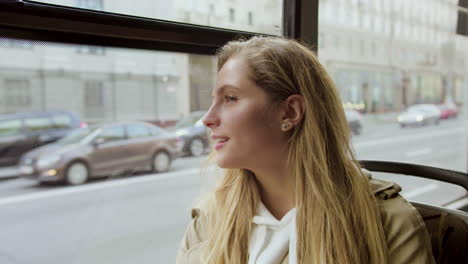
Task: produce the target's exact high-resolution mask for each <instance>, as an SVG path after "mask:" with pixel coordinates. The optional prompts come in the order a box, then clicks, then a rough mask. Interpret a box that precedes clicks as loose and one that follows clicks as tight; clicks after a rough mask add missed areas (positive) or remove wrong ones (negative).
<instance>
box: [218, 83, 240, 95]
mask: <svg viewBox="0 0 468 264" xmlns="http://www.w3.org/2000/svg"><path fill="white" fill-rule="evenodd" d="M227 89H234V90H237V91H239V90H240V89H239V87H237V86H234V85H230V84H225V85H223V86H221V87H219V88H218V89H215V90H213V93H212V94H213V96H214V95H215V94H221V93H223V92H224V90H227ZM215 91H216V92H215Z"/></svg>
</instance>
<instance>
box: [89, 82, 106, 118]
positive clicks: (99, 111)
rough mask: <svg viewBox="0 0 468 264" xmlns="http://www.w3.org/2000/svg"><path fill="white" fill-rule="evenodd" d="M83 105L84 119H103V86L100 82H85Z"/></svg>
mask: <svg viewBox="0 0 468 264" xmlns="http://www.w3.org/2000/svg"><path fill="white" fill-rule="evenodd" d="M84 103H85V113H86V117H88V118H102V117H104V84H103V82H102V81H86V82H85V88H84Z"/></svg>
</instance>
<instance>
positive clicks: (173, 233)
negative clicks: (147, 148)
mask: <svg viewBox="0 0 468 264" xmlns="http://www.w3.org/2000/svg"><path fill="white" fill-rule="evenodd" d="M390 119H391V118H389V119H388V120H390ZM388 120H387V119H385V118H380V117H366V118H365V120H364V132H363V135H360V136H356V137H353V146H354V149H355V151H356V153H357V157H358V158H359V159H373V160H376V159H383V160H394V161H404V162H415V163H420V164H427V165H432V166H441V167H443V168H451V169H455V170H465V171H466V169H467V168H466V165H467V164H466V162H467V160H468V157H467V147H468V142H467V138H468V122H467V119H466V116H461V117H459V118H458V119H456V120H449V121H444V122H442V123H441V124H440V125H439V126H430V127H421V128H409V129H401V128H399V127H398V126H397V125H396V124H395V123H394V122H389V121H388ZM203 160H204V158H203V157H202V158H184V159H179V160H176V161H175V162H174V164H173V165H174V166H173V169H172V171H171V172H169V173H164V174H147V175H145V174H141V175H135V176H129V177H124V178H119V179H110V180H96V181H93V182H91V183H88V184H85V185H83V186H77V187H66V186H60V185H55V186H38V185H37V184H35V183H34V182H32V181H30V180H25V179H20V178H19V179H16V178H13V179H8V180H3V181H0V226H1V228H0V263H2V264H10V263H11V264H29V263H33V264H42V263H44V264H59V263H96V264H97V263H113V264H120V263H122V264H123V263H174V258H175V252H176V249H177V246H178V244H179V241H180V239H181V237H182V234H183V232H184V229H185V226H186V225H187V223H188V222H189V220H190V218H189V216H190V208H191V207H192V206H193V205H194V203H195V199H196V197H198V196H199V195H200V194H201V193H203V192H204V191H206V190H207V189H209V188H211V187H212V186H213V185H214V182H215V180H216V176H215V175H214V174H213V173H212V172H211V171H208V172H207V173H206V175H204V176H200V174H201V173H200V169H199V168H200V166H201V164H202V162H203ZM375 176H376V177H383V178H385V179H390V180H394V181H397V182H398V183H399V184H400V185H402V187H403V189H404V191H403V195H404V196H406V197H407V198H409V199H412V200H418V201H425V202H429V203H435V204H441V205H442V204H445V203H447V202H449V201H450V200H453V199H456V198H457V197H459V196H461V195H464V194H465V192H464V191H463V190H462V189H461V188H457V187H453V186H451V185H447V184H442V183H439V182H434V181H427V180H420V179H414V178H408V177H404V176H395V175H385V174H375Z"/></svg>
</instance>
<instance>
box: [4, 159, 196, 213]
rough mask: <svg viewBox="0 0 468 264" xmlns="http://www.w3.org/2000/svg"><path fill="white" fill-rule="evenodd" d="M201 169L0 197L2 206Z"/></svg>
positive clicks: (162, 178) (156, 178)
mask: <svg viewBox="0 0 468 264" xmlns="http://www.w3.org/2000/svg"><path fill="white" fill-rule="evenodd" d="M200 171H201V168H194V169H187V170H182V171H175V172H168V173H165V174H162V175H160V174H156V173H155V174H148V175H145V176H142V177H138V178H130V179H128V178H125V179H119V180H112V181H108V182H102V183H94V184H91V185H88V184H85V185H81V186H73V187H67V188H64V189H60V190H50V191H49V190H47V191H43V192H42V191H41V192H34V193H30V194H23V195H17V196H12V197H7V198H1V199H0V206H3V205H11V204H15V203H20V202H28V201H32V200H34V201H36V200H39V199H45V198H51V197H54V196H60V195H69V194H77V193H85V192H91V191H96V190H103V189H109V188H114V187H117V186H126V185H132V184H140V183H145V182H157V181H161V180H166V179H172V178H175V177H182V176H187V175H190V174H193V173H199V172H200Z"/></svg>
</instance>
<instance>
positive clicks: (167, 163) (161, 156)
mask: <svg viewBox="0 0 468 264" xmlns="http://www.w3.org/2000/svg"><path fill="white" fill-rule="evenodd" d="M152 165H153V171H155V172H166V171H169V169H170V167H171V157H170V156H169V154H168V153H167V152H165V151H160V152H158V153H156V154H154V156H153V164H152Z"/></svg>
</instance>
